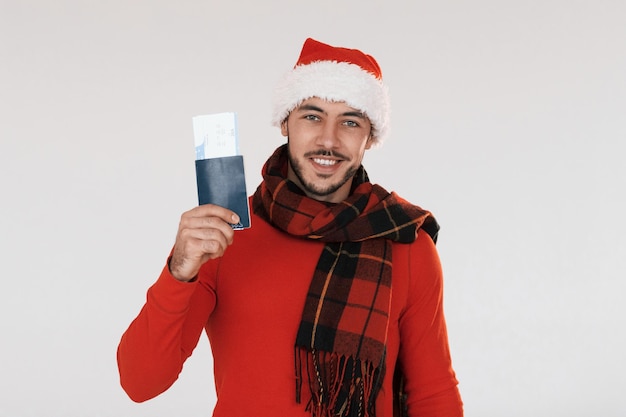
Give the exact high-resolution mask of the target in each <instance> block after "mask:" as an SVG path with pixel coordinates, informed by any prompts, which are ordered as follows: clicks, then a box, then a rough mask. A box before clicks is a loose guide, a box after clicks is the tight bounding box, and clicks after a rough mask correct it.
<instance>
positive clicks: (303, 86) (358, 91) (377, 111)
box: [272, 61, 390, 145]
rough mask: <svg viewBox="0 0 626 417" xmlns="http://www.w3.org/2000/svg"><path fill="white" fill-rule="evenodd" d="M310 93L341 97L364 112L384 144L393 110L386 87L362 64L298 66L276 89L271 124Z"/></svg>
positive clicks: (378, 141)
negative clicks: (390, 113) (391, 110)
mask: <svg viewBox="0 0 626 417" xmlns="http://www.w3.org/2000/svg"><path fill="white" fill-rule="evenodd" d="M311 97H318V98H320V99H323V100H327V101H335V102H339V101H342V102H345V103H346V104H347V105H348V106H350V107H354V108H355V109H359V110H360V111H362V112H363V113H365V115H366V116H367V117H368V118H369V120H370V122H371V123H372V136H373V137H374V142H373V144H374V145H380V144H382V143H383V142H384V140H385V139H386V138H387V135H388V132H389V112H390V105H389V93H388V90H387V87H386V86H385V85H384V84H383V82H382V81H381V80H380V79H378V78H376V77H375V76H374V74H372V73H370V72H368V71H366V70H364V69H363V68H361V67H360V66H358V65H356V64H350V63H347V62H337V61H316V62H312V63H310V64H308V65H298V66H296V67H295V68H294V69H293V70H291V71H290V72H288V73H287V74H285V76H284V77H283V78H282V79H281V80H280V81H279V83H278V85H277V86H276V89H275V90H274V101H273V113H272V124H273V125H274V126H277V127H280V125H281V123H282V122H283V121H284V120H285V119H286V118H287V116H289V113H290V112H291V111H292V110H293V109H295V108H296V107H298V106H299V105H300V104H301V103H302V102H303V101H304V100H306V99H309V98H311Z"/></svg>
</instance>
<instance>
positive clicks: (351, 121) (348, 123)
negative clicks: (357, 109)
mask: <svg viewBox="0 0 626 417" xmlns="http://www.w3.org/2000/svg"><path fill="white" fill-rule="evenodd" d="M343 124H344V125H346V126H348V127H359V124H358V123H357V122H355V121H354V120H346V121H345V122H343Z"/></svg>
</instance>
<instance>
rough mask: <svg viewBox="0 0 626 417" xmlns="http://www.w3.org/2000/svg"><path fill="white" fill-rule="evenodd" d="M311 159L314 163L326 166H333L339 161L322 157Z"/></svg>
mask: <svg viewBox="0 0 626 417" xmlns="http://www.w3.org/2000/svg"><path fill="white" fill-rule="evenodd" d="M312 159H313V162H315V163H316V164H319V165H322V166H326V167H329V166H333V165H335V164H336V163H337V162H339V161H337V160H335V159H323V158H312Z"/></svg>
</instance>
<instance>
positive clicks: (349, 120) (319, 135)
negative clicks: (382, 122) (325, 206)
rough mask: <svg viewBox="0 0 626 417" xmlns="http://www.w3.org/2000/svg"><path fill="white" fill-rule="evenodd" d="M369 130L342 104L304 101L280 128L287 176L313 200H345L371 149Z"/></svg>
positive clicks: (357, 113) (361, 118) (366, 122)
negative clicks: (285, 145) (285, 149)
mask: <svg viewBox="0 0 626 417" xmlns="http://www.w3.org/2000/svg"><path fill="white" fill-rule="evenodd" d="M371 130H372V126H371V123H370V121H369V119H368V118H367V117H366V116H365V115H364V114H363V113H362V112H361V111H360V110H357V109H354V108H352V107H349V106H348V105H346V104H345V103H343V102H329V101H325V100H322V99H319V98H316V97H314V98H310V99H308V100H305V101H304V102H303V103H302V104H301V105H300V106H298V107H296V108H295V109H294V110H293V111H292V112H291V113H290V114H289V117H288V118H287V120H285V121H284V122H283V123H282V125H281V132H282V134H283V136H287V138H288V142H289V146H288V153H289V171H288V175H287V177H288V178H289V179H290V180H291V181H293V182H295V183H296V184H298V185H299V186H300V187H301V188H302V189H303V190H304V192H305V193H306V194H307V195H308V196H309V197H311V198H314V199H316V200H320V201H327V202H331V203H338V202H341V201H343V200H345V199H346V198H347V197H348V195H349V193H350V186H351V185H352V177H353V175H354V173H355V172H356V170H357V169H358V168H359V166H360V165H361V161H362V160H363V155H364V154H365V150H366V149H369V148H370V147H371V146H372V137H371Z"/></svg>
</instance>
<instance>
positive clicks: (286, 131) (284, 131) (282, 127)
mask: <svg viewBox="0 0 626 417" xmlns="http://www.w3.org/2000/svg"><path fill="white" fill-rule="evenodd" d="M280 133H281V134H282V135H283V136H285V137H287V136H289V128H288V127H287V119H285V120H283V121H282V122H281V124H280Z"/></svg>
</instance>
